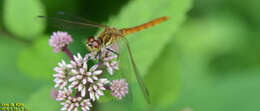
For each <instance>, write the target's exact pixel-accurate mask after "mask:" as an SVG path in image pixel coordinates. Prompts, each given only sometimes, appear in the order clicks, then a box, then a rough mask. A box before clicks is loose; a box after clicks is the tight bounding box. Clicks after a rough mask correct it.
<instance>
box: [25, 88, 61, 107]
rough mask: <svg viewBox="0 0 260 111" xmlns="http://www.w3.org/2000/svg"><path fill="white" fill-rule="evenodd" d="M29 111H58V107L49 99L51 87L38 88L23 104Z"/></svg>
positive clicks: (55, 102) (57, 103) (54, 101)
mask: <svg viewBox="0 0 260 111" xmlns="http://www.w3.org/2000/svg"><path fill="white" fill-rule="evenodd" d="M25 106H28V109H29V110H30V111H59V110H60V107H61V106H60V105H59V102H57V101H56V100H55V99H53V98H52V97H51V87H50V86H45V87H42V88H40V89H39V90H38V91H36V92H35V93H34V94H32V95H31V97H30V98H29V99H28V100H27V102H26V103H25Z"/></svg>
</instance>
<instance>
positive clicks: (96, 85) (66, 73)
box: [49, 32, 128, 111]
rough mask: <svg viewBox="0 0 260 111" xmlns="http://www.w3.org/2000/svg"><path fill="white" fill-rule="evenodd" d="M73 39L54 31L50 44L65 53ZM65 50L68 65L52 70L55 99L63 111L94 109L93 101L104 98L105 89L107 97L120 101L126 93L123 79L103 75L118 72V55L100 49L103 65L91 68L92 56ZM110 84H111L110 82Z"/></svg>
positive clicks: (57, 50) (94, 59)
mask: <svg viewBox="0 0 260 111" xmlns="http://www.w3.org/2000/svg"><path fill="white" fill-rule="evenodd" d="M72 41H73V40H72V38H71V36H70V35H69V34H68V33H66V32H54V34H53V35H52V36H51V38H50V40H49V42H50V46H52V47H53V48H54V52H59V51H65V50H63V49H64V48H66V47H67V45H68V44H69V43H71V42H72ZM68 51H69V50H68V49H67V48H66V54H67V55H68V56H69V57H70V59H71V60H70V62H69V63H66V62H65V61H64V60H62V61H61V62H60V63H58V66H57V67H55V68H54V71H55V72H56V73H55V74H53V77H54V78H55V79H54V82H55V86H54V87H55V88H57V89H58V91H57V94H56V96H55V97H56V100H57V101H61V105H62V106H63V107H62V108H61V110H62V111H64V110H68V111H72V110H73V111H78V110H79V109H81V110H82V111H88V110H90V108H91V107H92V106H93V105H92V103H93V102H94V101H97V100H99V98H100V96H104V91H105V90H110V92H111V93H110V94H111V95H112V96H114V97H116V98H118V99H122V98H123V97H124V96H125V95H126V94H127V93H128V84H127V82H126V81H125V80H124V79H121V80H109V79H108V78H106V77H105V76H104V75H105V74H106V73H105V72H107V73H109V74H110V75H113V73H114V70H118V61H117V58H118V55H116V54H114V53H113V52H111V51H109V50H107V49H106V48H103V49H102V50H101V51H102V54H101V55H100V56H101V58H102V64H101V65H103V66H105V67H106V68H105V69H106V70H104V68H102V67H100V63H96V64H94V65H90V64H93V63H95V62H96V61H98V60H99V59H98V57H96V56H95V55H93V54H92V53H88V54H86V55H85V56H82V55H81V54H79V53H77V54H76V55H70V54H71V53H70V52H69V53H68ZM110 81H112V82H110Z"/></svg>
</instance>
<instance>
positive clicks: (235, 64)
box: [0, 0, 260, 111]
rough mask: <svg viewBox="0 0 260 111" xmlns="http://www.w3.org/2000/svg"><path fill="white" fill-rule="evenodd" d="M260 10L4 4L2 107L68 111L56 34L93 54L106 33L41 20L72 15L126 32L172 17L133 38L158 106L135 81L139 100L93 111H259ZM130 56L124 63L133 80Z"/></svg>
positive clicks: (155, 1)
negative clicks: (61, 94)
mask: <svg viewBox="0 0 260 111" xmlns="http://www.w3.org/2000/svg"><path fill="white" fill-rule="evenodd" d="M259 5H260V2H259V1H257V0H247V1H237V0H208V1H206V0H74V1H72V0H1V1H0V51H1V54H0V78H1V79H0V88H1V91H0V103H9V102H20V103H25V105H26V106H28V108H29V110H31V111H57V110H59V109H60V107H61V106H60V105H59V102H56V101H55V100H54V99H52V98H51V96H50V94H51V90H52V87H53V85H54V83H53V77H52V74H53V73H54V71H53V68H54V67H55V66H56V64H57V62H59V61H61V60H62V59H65V60H67V61H68V58H67V57H66V56H65V55H64V54H62V53H59V54H54V53H53V51H52V48H51V47H49V46H48V39H49V36H50V35H51V33H52V32H53V31H57V30H62V31H68V32H69V33H70V34H71V35H72V36H73V38H74V40H75V41H74V42H73V43H72V45H70V46H69V49H70V50H72V52H73V53H74V54H75V53H77V52H80V53H81V54H85V53H86V52H87V50H86V49H85V47H84V43H85V41H86V40H87V37H89V36H91V35H96V34H97V33H98V32H100V31H101V29H94V30H85V29H82V28H79V27H73V28H75V29H72V30H65V29H59V28H57V27H51V26H50V25H51V24H48V23H49V21H46V20H44V19H39V18H37V16H39V15H43V16H56V12H58V11H64V12H68V13H71V14H73V15H78V16H82V17H84V18H87V19H90V20H92V21H96V22H98V23H102V24H107V25H109V26H115V27H119V28H123V27H131V26H135V25H138V24H142V23H144V22H147V21H149V20H152V19H154V18H157V17H161V16H170V19H169V20H168V21H167V22H164V23H162V24H160V25H158V26H155V27H153V28H151V29H147V30H145V31H142V32H138V33H135V34H132V35H129V36H127V38H128V40H129V42H130V45H131V48H132V52H133V55H134V58H135V60H136V62H137V65H138V67H139V69H140V71H141V73H142V74H143V77H144V80H145V83H146V85H147V87H148V89H149V91H150V93H151V100H152V104H151V105H147V104H146V103H145V101H144V99H143V97H142V94H141V92H140V90H139V88H138V86H137V83H136V81H132V89H133V90H132V97H133V100H132V102H117V101H114V100H113V101H103V102H100V103H98V104H97V106H95V108H93V110H96V111H103V110H104V111H112V110H113V111H132V110H143V111H189V110H188V109H192V110H193V111H259V110H260V102H259V100H260V93H259V92H260V87H259V84H260V53H259V49H260V44H259V43H260V39H259V34H260V15H259V13H258V12H259V10H260V8H259ZM126 54H127V53H126V51H125V50H122V56H123V57H124V56H125V55H126ZM126 58H127V57H125V58H123V59H120V66H121V67H122V69H124V72H123V73H126V74H128V75H133V74H132V73H133V72H132V70H131V68H127V67H128V66H129V60H128V59H126ZM106 99H108V98H106Z"/></svg>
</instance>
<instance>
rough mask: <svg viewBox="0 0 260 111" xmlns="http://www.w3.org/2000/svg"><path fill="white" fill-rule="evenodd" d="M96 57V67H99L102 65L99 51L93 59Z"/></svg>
mask: <svg viewBox="0 0 260 111" xmlns="http://www.w3.org/2000/svg"><path fill="white" fill-rule="evenodd" d="M97 57H98V66H101V65H102V59H101V50H100V51H99V52H98V53H97V55H96V57H95V58H97Z"/></svg>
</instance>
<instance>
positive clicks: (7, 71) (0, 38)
mask: <svg viewBox="0 0 260 111" xmlns="http://www.w3.org/2000/svg"><path fill="white" fill-rule="evenodd" d="M24 47H25V45H24V44H22V43H20V42H19V41H15V40H14V39H11V38H8V36H4V35H0V50H1V55H0V61H1V62H0V70H1V72H0V75H1V81H0V87H1V91H0V101H1V102H2V103H9V102H24V101H25V100H26V99H27V98H28V97H29V96H30V94H31V93H32V92H33V91H34V90H35V89H37V88H38V87H39V86H41V84H40V83H41V81H36V80H32V79H30V78H27V77H25V76H24V75H23V74H22V73H21V72H20V71H19V70H18V68H17V65H16V61H17V55H18V54H19V51H20V50H22V49H23V48H24ZM32 83H33V84H32Z"/></svg>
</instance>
